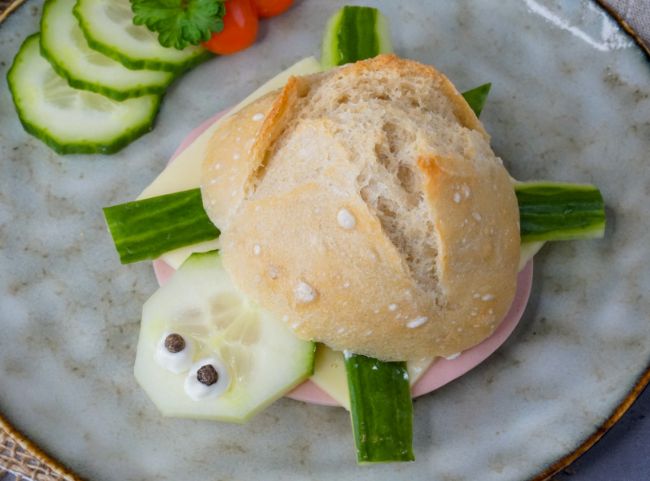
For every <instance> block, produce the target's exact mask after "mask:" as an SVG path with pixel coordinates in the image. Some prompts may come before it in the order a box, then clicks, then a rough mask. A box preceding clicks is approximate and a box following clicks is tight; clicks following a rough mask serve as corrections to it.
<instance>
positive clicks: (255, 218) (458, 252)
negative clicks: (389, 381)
mask: <svg viewBox="0 0 650 481" xmlns="http://www.w3.org/2000/svg"><path fill="white" fill-rule="evenodd" d="M368 79H369V80H370V81H369V82H365V81H366V80H368ZM378 79H379V80H378ZM385 79H387V80H386V82H387V85H388V86H387V87H386V88H387V89H388V90H387V92H388V93H387V95H388V97H389V98H388V99H386V98H383V97H384V94H383V93H381V92H379V91H376V90H377V89H381V88H383V87H377V86H376V85H375V84H376V83H377V82H379V83H381V82H384V80H385ZM399 79H415V80H413V81H414V82H419V83H418V84H417V86H418V87H422V86H425V87H426V88H427V89H429V90H426V89H424V90H426V92H429V94H430V97H431V98H429V97H427V98H422V99H420V98H414V97H413V92H412V91H411V90H412V88H411V87H409V85H406V86H404V85H401V86H400V85H398V84H396V82H397V83H399V81H400V80H399ZM409 81H410V80H409ZM345 82H347V83H348V84H357V85H359V87H358V91H359V92H361V94H358V92H357V91H356V90H354V89H352V90H341V89H340V88H339V87H340V85H341V84H342V83H343V84H345V85H348V84H346V83H345ZM364 82H365V83H364ZM389 87H390V88H389ZM422 88H424V87H422ZM364 89H365V90H364ZM377 92H379V93H377ZM357 94H358V95H357ZM364 95H365V97H364ZM346 96H347V97H352V98H353V100H351V101H350V105H347V104H346V105H343V106H341V104H339V103H338V100H336V101H335V100H332V99H340V98H344V97H346ZM375 97H376V98H375ZM431 99H433V100H435V102H434V101H433V100H431ZM415 101H417V102H416V103H417V105H411V104H413V103H414V102H415ZM409 102H410V103H409ZM344 103H345V102H344ZM258 113H259V114H262V115H263V116H264V121H263V122H261V123H260V122H257V121H255V120H253V118H256V119H258V118H259V117H260V116H259V115H256V114H258ZM378 117H382V119H380V120H378ZM384 117H385V118H384ZM350 122H352V123H350ZM363 122H370V123H369V124H368V126H366V125H365V124H363V125H361V123H363ZM351 125H352V126H355V125H359V128H356V129H351V128H350V126H351ZM387 125H388V126H392V127H391V129H394V128H396V129H398V133H399V134H400V135H398V136H397V137H396V138H393V139H392V140H391V138H390V137H391V135H392V130H390V129H389V130H386V128H385V127H386V126H387ZM377 126H383V130H382V128H380V127H377ZM399 129H402V130H399ZM436 129H438V130H436ZM405 136H406V137H408V140H407V141H404V142H402V140H401V139H403V138H404V137H405ZM237 137H239V140H238V141H233V140H232V139H233V138H237ZM247 142H249V143H252V145H251V148H250V151H249V152H248V156H246V158H244V156H243V155H241V154H240V155H239V158H237V159H235V157H236V156H234V155H233V151H234V150H235V149H239V150H241V146H242V145H243V146H245V145H246V143H247ZM391 142H393V143H396V142H397V143H398V144H399V145H398V146H397V147H396V148H395V151H394V152H393V151H392V150H391V151H389V150H386V149H385V147H386V146H387V145H388V146H389V147H390V148H391V149H392V148H393V147H395V146H394V145H392V144H391ZM389 144H390V145H389ZM378 149H379V150H378ZM382 149H383V150H382ZM382 152H383V153H382ZM386 153H387V154H386ZM393 154H394V155H393ZM391 155H393V156H394V157H396V158H397V157H399V158H400V161H399V162H397V161H395V160H394V159H392V160H391V158H390V157H391ZM387 156H388V157H389V158H388V160H387ZM217 163H220V164H221V166H220V168H219V169H215V165H216V164H217ZM379 164H382V165H383V166H384V167H385V169H384V167H382V166H381V165H379ZM398 164H399V165H398ZM390 169H393V170H395V169H400V170H395V172H397V174H395V172H393V173H392V174H391V173H386V172H388V171H389V170H390ZM402 169H406V170H404V172H406V171H408V172H411V176H410V177H408V176H407V179H410V180H409V182H407V183H406V184H404V183H403V182H402V180H403V179H401V178H400V179H399V180H400V182H402V183H401V184H400V182H398V181H397V178H396V177H399V176H400V174H401V173H402V172H403V170H402ZM409 169H410V170H409ZM385 171H386V172H385ZM203 172H204V183H203V186H202V189H203V195H204V204H205V206H206V210H207V211H208V214H209V215H210V217H211V218H212V219H213V221H214V222H215V224H216V225H217V226H218V227H220V229H222V245H223V250H222V254H223V259H224V265H225V267H226V268H227V269H228V271H229V272H230V274H231V276H232V278H233V281H234V282H235V283H236V284H237V285H238V287H239V288H240V289H242V290H243V291H244V292H245V293H246V294H247V295H249V296H250V297H251V298H252V299H254V300H255V301H257V302H258V303H259V304H260V305H262V306H263V307H265V308H266V309H269V310H271V311H272V312H274V313H276V314H277V315H278V316H280V317H281V318H282V319H283V320H284V321H285V322H286V323H287V324H288V325H289V326H290V327H291V328H292V329H293V330H294V332H295V333H296V334H297V335H298V336H300V337H301V338H304V339H313V340H316V341H319V342H323V343H325V344H327V345H329V346H330V347H332V348H334V349H339V350H349V351H351V352H355V353H360V354H365V355H368V356H372V357H376V358H379V359H383V360H411V359H419V358H422V357H432V356H449V355H452V354H454V353H456V352H460V351H463V350H465V349H467V348H469V347H471V346H473V345H475V344H477V343H479V342H480V341H482V340H483V339H485V338H486V337H487V336H489V335H490V334H491V333H492V332H493V331H494V329H495V328H496V326H497V325H498V322H499V321H500V320H501V319H502V318H503V316H504V315H505V313H506V312H507V310H508V308H509V306H510V304H511V302H512V299H513V297H514V293H515V288H516V276H517V264H518V258H519V243H520V239H519V224H518V221H519V211H518V206H517V201H516V197H515V195H514V189H513V187H512V184H511V182H510V178H509V176H508V173H507V171H506V170H505V168H504V167H503V166H502V164H501V161H500V160H499V159H498V158H497V157H496V156H495V155H494V154H493V152H492V151H491V149H490V147H489V137H488V135H487V134H486V132H485V130H484V129H483V127H482V125H481V124H480V122H479V120H478V119H477V118H476V116H475V115H474V113H473V112H472V110H471V109H470V108H469V106H468V105H467V103H466V102H465V100H464V99H463V97H462V96H461V95H460V94H459V93H458V92H457V90H456V89H455V88H454V87H453V85H452V84H451V83H450V82H449V80H447V78H446V77H444V76H443V75H442V74H440V73H439V72H437V71H436V70H435V69H434V68H433V67H429V66H425V65H421V64H418V63H417V62H413V61H408V60H403V59H399V58H397V57H395V56H393V55H383V56H380V57H376V58H375V59H371V60H368V61H363V62H357V63H356V64H352V65H349V66H345V67H342V68H340V69H337V70H334V71H330V72H326V73H323V74H317V75H314V76H309V77H305V78H292V79H290V81H289V82H288V83H287V85H286V86H285V88H284V89H283V90H282V91H281V92H279V93H272V94H269V95H268V96H267V97H265V98H263V99H260V100H259V101H257V102H255V103H254V104H252V105H250V106H249V107H247V108H246V109H244V110H242V111H241V112H239V113H237V114H236V115H234V116H233V117H232V118H231V119H230V121H229V122H228V123H227V124H225V125H224V127H223V128H222V129H221V130H220V131H219V132H217V133H215V137H214V138H213V142H212V143H211V152H210V154H209V155H208V157H207V158H206V159H205V162H204V166H203ZM393 174H395V175H393ZM360 179H361V180H360ZM368 179H370V180H368ZM360 182H361V183H363V182H366V184H364V185H363V186H361V184H360ZM364 189H365V190H364ZM368 192H370V193H368ZM377 192H380V194H379V195H378V194H377ZM233 193H234V194H233ZM381 193H383V194H381ZM382 195H384V196H385V199H384V197H382ZM382 199H383V200H382ZM413 199H415V200H413ZM382 202H384V203H386V202H387V203H388V204H390V205H392V206H393V210H390V209H388V211H387V212H386V211H385V205H383V204H382ZM391 202H392V204H391ZM342 209H345V210H346V211H347V213H349V214H351V215H352V218H353V219H354V222H353V223H354V225H353V227H352V228H350V226H349V225H347V227H343V225H342V224H341V223H340V222H339V221H338V220H337V219H338V216H339V215H340V212H341V211H342ZM400 222H401V224H400ZM396 226H397V227H400V229H401V230H402V231H403V232H401V231H400V229H396ZM407 234H408V235H407ZM411 234H412V236H411ZM422 235H425V237H422V238H420V237H421V236H422ZM405 236H406V237H405ZM418 236H420V237H418ZM411 238H413V239H415V238H417V239H419V240H418V241H417V242H413V244H414V245H409V244H408V242H409V240H410V239H411ZM424 244H426V246H424ZM423 246H424V247H426V248H427V249H428V250H426V249H425V250H422V249H423ZM431 246H433V248H432V247H431ZM409 249H410V250H409ZM418 249H419V250H418ZM422 252H426V253H429V252H430V256H429V257H430V258H425V259H423V257H426V256H423V255H422ZM413 253H415V254H417V255H413ZM423 263H424V264H423ZM423 265H424V267H426V268H427V269H429V270H426V269H425V271H426V272H427V273H429V272H430V279H423V278H422V275H421V273H422V272H421V271H422V269H423V267H422V266H423Z"/></svg>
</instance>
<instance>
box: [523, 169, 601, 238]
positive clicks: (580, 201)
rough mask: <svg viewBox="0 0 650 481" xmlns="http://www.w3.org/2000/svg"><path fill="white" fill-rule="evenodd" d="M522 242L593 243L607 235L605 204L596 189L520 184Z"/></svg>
mask: <svg viewBox="0 0 650 481" xmlns="http://www.w3.org/2000/svg"><path fill="white" fill-rule="evenodd" d="M515 194H517V202H518V203H519V217H520V225H521V240H522V242H532V241H556V240H576V239H592V238H598V237H603V236H604V235H605V202H604V201H603V196H602V195H601V193H600V191H599V190H598V188H597V187H595V186H593V185H583V184H566V183H562V182H545V181H541V182H518V183H517V184H515Z"/></svg>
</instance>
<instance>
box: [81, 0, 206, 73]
mask: <svg viewBox="0 0 650 481" xmlns="http://www.w3.org/2000/svg"><path fill="white" fill-rule="evenodd" d="M74 15H75V16H76V17H77V20H79V25H80V26H81V30H82V31H83V33H84V36H85V37H86V40H87V41H88V45H90V47H91V48H93V49H95V50H97V51H98V52H101V53H103V54H104V55H106V56H108V57H110V58H112V59H114V60H117V61H118V62H121V63H122V64H123V65H124V66H125V67H127V68H130V69H143V68H146V69H151V70H165V71H168V72H182V71H184V70H187V69H188V68H191V67H193V66H194V65H196V64H198V63H201V62H203V61H204V60H207V59H208V58H211V57H212V54H211V53H210V52H208V51H207V50H205V49H204V48H202V47H187V48H186V49H183V50H176V49H175V48H165V47H163V46H162V45H160V43H159V42H158V37H157V36H156V34H154V33H153V32H150V31H149V30H147V28H146V27H143V26H139V25H134V24H133V12H132V11H131V3H130V2H129V0H77V4H76V5H75V7H74Z"/></svg>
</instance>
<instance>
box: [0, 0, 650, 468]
mask: <svg viewBox="0 0 650 481" xmlns="http://www.w3.org/2000/svg"><path fill="white" fill-rule="evenodd" d="M25 1H26V0H15V1H14V2H12V3H10V4H9V6H8V7H7V8H6V10H4V11H3V12H0V25H1V24H2V22H3V21H4V20H6V19H7V18H8V17H9V15H10V14H11V13H13V12H15V11H16V10H18V8H19V7H20V6H21V5H23V4H24V3H25ZM592 2H593V3H595V4H596V5H597V6H598V7H600V8H601V9H602V10H603V11H604V12H605V13H607V14H608V15H609V16H610V17H611V18H612V19H613V20H614V21H615V22H616V23H617V24H618V25H619V27H621V28H622V29H623V31H624V32H625V33H626V34H627V35H628V36H630V37H631V38H632V39H633V40H634V42H635V43H636V45H637V46H638V47H639V48H640V49H641V51H642V52H643V53H644V54H645V56H646V59H647V60H649V61H650V45H648V44H646V43H645V42H644V40H643V38H642V37H641V36H640V35H639V34H638V33H637V32H636V30H634V28H632V26H631V25H630V24H629V23H627V21H626V20H625V19H624V18H623V17H621V16H620V15H619V14H618V13H617V12H616V11H615V10H614V9H613V8H612V7H611V6H610V5H609V4H607V3H606V2H605V0H592ZM648 385H650V363H648V364H647V365H646V367H645V369H644V371H643V372H642V373H641V374H640V375H639V376H638V377H637V379H636V381H635V382H634V384H633V385H632V387H631V389H630V390H629V391H628V393H627V394H626V395H625V396H624V397H623V398H622V400H621V401H620V402H619V404H618V405H617V406H616V407H615V408H614V410H613V411H612V412H611V414H610V415H609V417H607V419H605V421H604V422H603V423H602V424H601V425H600V426H599V427H598V428H597V429H596V430H595V431H594V432H592V433H591V434H590V435H588V436H587V437H586V438H585V439H584V440H583V441H582V442H581V443H580V444H579V445H578V446H577V447H576V448H575V449H573V450H572V451H570V452H569V453H567V454H566V455H564V456H562V457H560V458H558V459H557V460H556V461H555V462H553V463H552V464H550V465H549V466H548V467H547V468H545V469H543V470H542V471H540V472H539V473H538V474H536V475H535V476H534V477H532V478H530V481H548V480H549V479H550V478H551V477H552V476H554V475H556V474H558V473H559V472H560V471H562V470H563V469H566V468H567V467H569V466H570V465H571V464H572V463H573V462H574V461H576V460H577V459H578V458H579V457H580V456H582V455H583V454H585V453H586V452H587V451H589V449H591V448H592V447H593V446H594V445H595V444H596V443H597V442H598V441H600V439H601V438H602V437H603V436H604V435H605V434H606V433H607V432H608V431H609V430H610V429H611V428H612V427H613V426H614V425H615V424H616V423H617V422H618V421H620V419H621V418H622V417H623V416H624V415H625V413H626V412H627V411H628V410H629V409H630V408H631V407H632V405H633V404H634V402H635V401H636V400H637V399H638V397H639V396H640V395H641V393H642V392H643V391H644V390H645V389H646V388H647V387H648ZM0 430H1V431H4V432H5V433H7V435H8V436H9V437H10V438H12V439H13V440H14V441H15V442H16V443H18V444H19V445H20V447H21V448H23V449H24V450H25V451H26V453H25V454H26V457H28V458H33V459H36V460H37V461H39V462H40V463H42V464H44V465H46V466H47V467H48V468H50V469H51V470H53V471H54V472H55V473H57V474H59V475H61V477H62V478H64V479H67V480H71V481H85V480H84V478H82V477H80V476H79V475H78V474H76V473H75V472H74V471H72V470H71V469H70V468H68V467H66V466H65V464H63V463H62V462H61V461H59V460H58V459H56V458H54V457H53V456H51V455H49V454H48V453H47V452H46V451H45V450H44V449H43V448H41V447H40V446H39V445H38V444H36V443H35V442H33V441H32V440H31V439H30V438H29V437H28V436H27V435H25V434H24V433H23V432H22V431H20V430H19V429H17V428H16V427H14V426H13V424H12V423H11V422H10V421H9V420H8V419H7V418H6V417H5V416H4V414H3V413H2V412H0ZM0 439H1V438H0ZM4 447H5V446H4V445H3V444H0V449H1V448H4ZM0 468H2V466H0ZM9 472H11V473H12V474H15V475H17V479H22V477H21V476H23V473H14V472H13V471H9Z"/></svg>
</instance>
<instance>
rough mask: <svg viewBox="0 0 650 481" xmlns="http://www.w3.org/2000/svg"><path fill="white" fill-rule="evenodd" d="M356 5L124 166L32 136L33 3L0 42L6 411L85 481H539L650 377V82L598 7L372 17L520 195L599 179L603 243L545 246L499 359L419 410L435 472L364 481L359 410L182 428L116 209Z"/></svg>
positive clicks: (301, 29) (267, 28) (290, 17)
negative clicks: (144, 328)
mask: <svg viewBox="0 0 650 481" xmlns="http://www.w3.org/2000/svg"><path fill="white" fill-rule="evenodd" d="M342 3H343V2H338V1H323V0H304V1H302V2H298V4H297V5H296V7H295V8H293V9H292V10H291V11H290V12H289V13H287V14H286V15H284V16H282V17H279V18H277V19H274V20H273V21H271V22H268V23H265V24H264V25H263V27H262V39H261V41H260V42H259V43H258V44H257V45H256V46H255V47H253V48H251V49H249V50H247V51H246V52H244V53H242V54H239V55H235V56H232V57H227V58H218V59H215V60H213V61H210V62H208V63H206V64H204V65H201V66H200V67H198V68H197V69H195V70H194V71H192V72H191V73H189V74H188V75H187V76H186V77H184V78H183V79H182V80H181V81H180V82H178V83H177V84H176V85H174V87H173V88H172V89H171V90H170V91H169V93H168V95H167V96H166V98H165V102H164V105H163V108H162V111H161V113H160V117H159V119H158V125H157V127H156V129H155V130H154V131H153V132H152V133H150V134H148V135H146V136H145V137H143V138H142V139H140V140H139V141H137V142H136V143H134V144H132V145H131V146H129V147H128V148H126V149H125V150H123V151H122V152H120V153H119V154H117V155H114V156H110V157H103V156H69V157H60V156H58V155H56V154H54V153H53V152H52V151H50V150H49V149H48V148H47V147H45V146H44V145H43V144H42V143H40V142H39V141H38V140H36V139H34V138H31V137H30V136H28V135H27V134H25V133H24V132H23V130H22V128H21V126H20V124H19V122H18V120H17V118H16V116H15V114H14V111H13V107H12V104H11V99H10V96H9V94H8V90H7V86H6V82H5V80H4V77H5V75H4V74H5V73H6V70H7V69H8V67H9V65H10V62H11V59H12V57H13V55H14V54H15V52H16V51H17V49H18V47H19V45H20V43H21V42H22V40H23V39H24V38H25V36H26V35H27V34H29V33H31V32H33V31H36V30H37V29H38V19H39V13H40V12H39V10H40V6H41V2H39V1H37V0H32V1H30V2H29V3H28V4H27V5H26V6H25V7H23V8H21V9H20V10H19V11H18V12H17V13H16V14H14V15H13V16H12V17H10V18H9V19H8V20H7V21H6V22H5V23H4V24H3V25H2V26H1V27H0V71H1V73H2V75H1V78H2V80H0V82H1V83H0V249H1V257H0V260H1V263H2V264H1V268H0V306H1V307H0V328H1V331H0V332H1V334H0V412H2V414H3V415H4V416H5V417H6V418H7V419H8V420H9V421H11V422H12V423H13V424H14V425H15V426H16V427H17V428H18V429H20V430H22V431H23V432H24V433H25V434H27V435H28V436H29V437H30V438H32V439H33V440H34V441H35V442H36V443H38V444H39V445H40V446H42V447H43V449H44V450H45V451H46V452H48V453H49V454H51V455H52V456H54V457H55V458H56V459H59V460H60V461H61V462H63V463H64V464H65V465H67V466H69V467H70V468H71V469H72V470H73V471H74V472H76V473H78V474H79V475H80V476H82V477H84V478H86V479H93V480H100V481H104V480H105V481H112V480H119V481H121V480H144V479H215V480H253V479H264V480H265V481H273V480H302V479H319V480H323V481H326V480H340V479H355V480H371V479H372V480H425V479H426V480H430V479H437V480H454V481H461V480H468V481H469V480H478V479H480V480H482V481H491V480H523V479H528V478H531V477H534V476H537V475H538V474H539V473H541V472H543V471H544V470H546V469H547V468H548V467H549V466H551V465H553V464H554V463H556V461H557V460H558V459H561V458H563V457H565V456H566V455H568V454H569V453H571V452H573V451H574V450H575V449H576V448H578V446H580V445H581V444H582V443H583V441H584V440H586V439H588V438H589V437H590V436H592V434H593V433H594V432H595V431H597V429H598V428H599V427H600V426H602V425H603V423H605V421H606V420H607V419H608V417H609V416H610V415H611V414H612V413H613V412H614V411H615V410H616V409H617V407H618V406H619V405H620V404H621V402H622V401H623V400H624V399H626V397H627V396H628V393H629V392H630V390H631V389H632V388H633V386H634V385H635V383H636V382H637V380H639V379H640V378H641V377H642V376H643V374H644V372H645V371H646V369H647V368H648V364H649V360H650V323H649V322H648V312H650V296H649V295H648V291H649V290H650V271H649V270H648V269H647V268H646V264H647V261H646V260H647V259H648V258H649V257H650V252H649V251H650V244H649V243H648V242H647V239H645V236H646V233H647V232H648V230H649V229H650V210H649V209H648V208H647V206H648V205H649V203H650V172H649V171H648V168H647V161H648V152H649V151H650V120H649V117H648V112H649V108H650V100H649V97H650V68H649V66H648V63H647V60H646V58H645V57H644V55H643V53H642V52H641V50H640V49H639V48H638V47H636V46H635V45H634V44H633V43H632V41H631V40H630V39H629V38H628V37H626V36H625V35H624V34H623V33H621V32H620V31H619V29H618V27H617V26H616V25H615V23H614V22H613V21H612V20H611V19H610V18H609V17H608V16H607V15H606V14H605V13H604V12H603V11H602V10H600V9H599V7H597V6H596V5H595V4H593V3H591V2H577V1H572V0H566V1H543V2H542V1H541V0H526V1H519V0H517V1H515V0H512V1H504V2H491V1H487V0H485V1H479V0H475V1H471V0H464V1H457V2H446V1H442V0H440V1H431V0H422V1H409V2H394V1H389V0H386V1H384V2H375V1H370V0H369V1H368V2H366V3H368V4H373V5H375V4H376V5H378V6H380V7H381V9H382V10H383V11H384V13H385V14H386V16H387V17H388V18H389V20H390V23H391V27H392V30H393V39H394V44H395V47H396V50H397V52H399V53H400V54H402V55H404V56H407V57H410V58H414V59H417V60H420V61H423V62H426V63H431V64H434V65H436V66H437V67H438V68H439V69H441V70H442V71H444V72H445V73H447V74H448V76H449V77H450V78H451V79H452V80H453V81H454V82H455V83H456V85H457V86H458V87H459V88H460V89H461V90H463V89H467V88H470V87H473V86H475V85H477V84H481V83H484V82H487V81H491V82H492V83H493V90H492V93H491V96H490V100H489V103H488V105H487V107H486V108H485V110H484V113H483V116H482V119H483V121H484V122H485V125H486V127H487V130H488V131H489V132H490V133H491V134H492V143H493V146H494V149H495V150H496V151H497V153H498V154H499V155H500V156H501V157H503V159H504V160H505V162H506V164H507V165H508V167H509V169H510V172H511V173H512V174H513V175H514V176H515V177H517V178H520V179H523V180H527V179H550V180H567V181H574V182H590V183H595V184H597V185H598V186H600V188H601V189H602V191H603V194H604V196H605V199H606V201H607V205H608V229H607V235H606V238H605V239H604V240H598V241H586V242H566V243H558V244H554V245H552V246H547V247H546V248H545V249H544V250H543V251H542V253H541V254H540V255H539V256H538V257H537V258H536V261H535V278H534V286H533V295H532V297H531V301H530V303H529V306H528V308H527V310H526V312H525V315H524V318H523V319H522V321H521V322H520V324H519V326H518V328H517V329H516V331H515V333H514V334H513V335H512V336H511V337H510V339H509V340H508V342H506V344H505V345H504V346H503V347H502V348H501V349H500V350H499V351H498V352H497V353H496V354H494V355H493V356H492V357H491V358H490V359H489V360H488V361H487V362H485V363H483V364H482V365H481V366H479V367H478V368H477V369H475V370H473V371H472V372H470V373H469V374H467V375H465V376H463V377H462V378H460V379H458V380H456V381H454V382H453V383H451V384H449V385H447V386H446V387H444V388H442V389H440V390H438V391H436V392H435V393H433V394H431V395H428V396H425V397H423V398H420V399H418V400H416V402H415V439H414V442H415V452H416V456H417V461H416V462H414V463H410V464H399V465H396V464H392V465H381V466H370V467H358V466H356V463H355V460H354V448H353V441H352V435H351V432H350V421H349V418H348V414H347V413H346V412H345V411H344V410H342V409H340V408H327V407H321V406H313V405H307V404H303V403H300V402H297V401H293V400H289V399H282V400H280V401H279V402H277V403H275V404H274V405H273V406H272V407H271V408H269V409H267V410H266V411H264V412H263V413H261V414H260V415H258V416H257V417H256V418H254V419H253V420H252V421H251V422H250V423H248V424H246V425H244V426H233V425H228V424H219V423H209V422H195V421H187V420H174V419H165V418H162V417H161V416H160V415H159V414H158V412H157V411H156V410H155V408H154V407H153V405H152V404H151V403H150V402H149V400H148V399H147V398H146V397H145V395H144V393H143V392H142V390H140V389H139V388H138V386H137V385H136V383H135V380H134V379H133V376H132V373H131V371H132V364H133V359H134V355H135V352H134V350H135V343H136V336H137V332H138V318H139V315H140V308H141V306H142V303H143V302H144V301H145V300H146V298H147V297H148V296H149V295H150V294H151V293H152V292H153V291H154V289H155V287H156V283H155V279H154V276H153V273H152V270H151V266H150V265H147V264H138V265H131V266H121V265H120V264H119V262H118V260H117V256H116V254H115V252H114V250H113V247H112V245H111V241H110V239H109V237H108V235H107V233H106V229H105V226H104V222H103V219H102V214H101V208H102V207H103V206H106V205H110V204H114V203H119V202H124V201H127V200H130V199H132V198H134V197H135V195H136V194H137V193H139V192H140V191H141V190H142V189H143V187H145V186H146V185H147V184H148V183H149V182H150V181H151V179H153V178H154V176H155V175H156V174H157V173H158V172H159V171H160V170H161V169H162V167H163V166H164V164H165V162H166V161H167V159H168V158H169V156H170V154H171V153H172V152H173V151H174V149H175V148H176V146H177V145H178V144H179V142H180V141H181V139H183V138H184V137H185V136H186V135H187V133H188V132H190V131H191V130H192V128H193V127H195V126H196V125H198V124H199V123H201V121H203V120H205V119H207V118H209V117H210V116H211V115H213V114H214V113H215V112H217V111H219V110H222V109H223V108H225V107H227V106H229V105H231V104H232V103H233V100H234V99H239V98H243V97H244V96H245V95H246V94H247V93H248V92H250V91H252V90H253V89H254V88H255V87H256V86H258V85H259V84H261V83H262V82H263V81H264V80H265V79H267V78H269V77H271V76H272V75H273V74H275V73H276V72H278V71H279V70H282V69H283V68H285V67H287V66H289V65H290V64H292V63H293V62H294V61H296V60H298V59H299V58H302V57H305V56H307V55H314V54H316V55H317V54H318V51H319V43H320V38H321V33H322V30H323V25H324V23H325V20H326V19H327V17H328V16H329V15H330V14H331V13H332V12H333V11H334V10H335V9H336V8H337V7H338V6H339V5H340V4H342Z"/></svg>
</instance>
